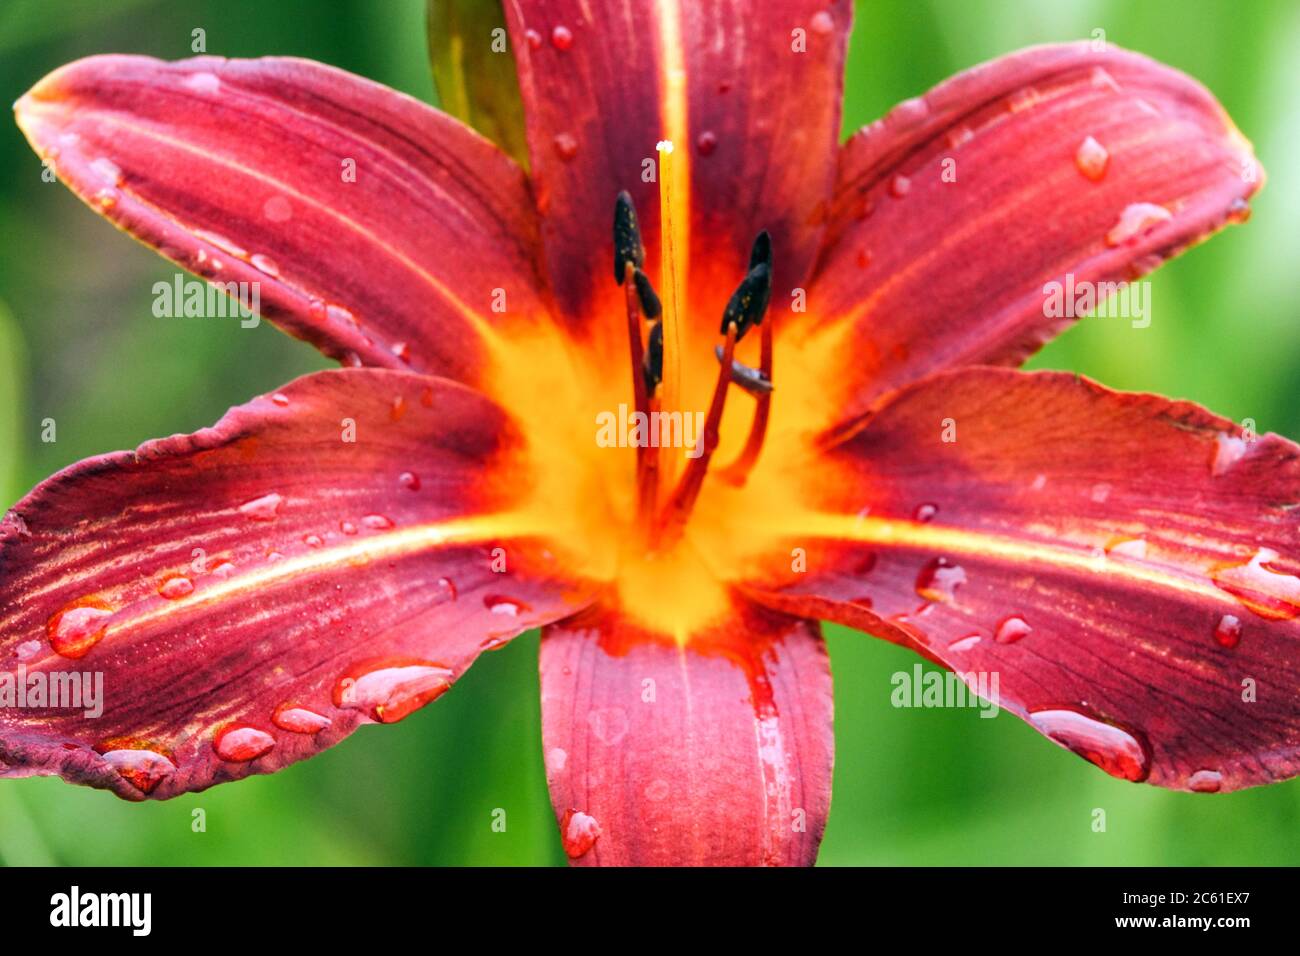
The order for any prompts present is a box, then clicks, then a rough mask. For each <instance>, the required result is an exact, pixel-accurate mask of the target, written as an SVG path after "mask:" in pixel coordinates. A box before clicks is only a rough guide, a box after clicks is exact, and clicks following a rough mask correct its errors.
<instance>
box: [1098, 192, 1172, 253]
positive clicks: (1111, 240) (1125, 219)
mask: <svg viewBox="0 0 1300 956" xmlns="http://www.w3.org/2000/svg"><path fill="white" fill-rule="evenodd" d="M1172 218H1173V214H1172V213H1171V212H1170V211H1169V210H1168V209H1166V208H1165V207H1164V206H1157V205H1156V204H1155V203H1150V202H1135V203H1130V204H1129V205H1127V206H1125V207H1124V211H1123V212H1121V213H1120V214H1119V221H1118V222H1116V223H1115V225H1114V226H1112V227H1111V230H1110V232H1108V233H1106V245H1108V246H1119V245H1123V244H1124V243H1126V242H1130V241H1132V240H1135V239H1137V238H1139V237H1140V236H1142V235H1143V234H1144V233H1146V232H1147V231H1148V230H1150V229H1151V228H1152V227H1154V226H1156V225H1158V224H1160V223H1162V222H1167V221H1168V220H1170V219H1172Z"/></svg>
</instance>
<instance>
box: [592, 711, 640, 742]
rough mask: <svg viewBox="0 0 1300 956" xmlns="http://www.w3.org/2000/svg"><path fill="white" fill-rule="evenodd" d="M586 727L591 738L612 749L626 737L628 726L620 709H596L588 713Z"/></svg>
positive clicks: (624, 712) (625, 715) (624, 713)
mask: <svg viewBox="0 0 1300 956" xmlns="http://www.w3.org/2000/svg"><path fill="white" fill-rule="evenodd" d="M587 726H588V727H590V728H591V735H592V736H593V737H595V738H596V739H597V740H599V741H600V742H601V743H602V744H606V745H607V746H611V747H612V746H613V745H614V744H617V743H618V742H619V741H621V740H622V739H623V738H624V737H626V736H627V732H628V729H629V727H630V724H629V722H628V719H627V711H626V710H624V709H623V708H622V707H597V708H596V709H595V710H591V711H588V713H587Z"/></svg>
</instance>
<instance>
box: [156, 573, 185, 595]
mask: <svg viewBox="0 0 1300 956" xmlns="http://www.w3.org/2000/svg"><path fill="white" fill-rule="evenodd" d="M158 593H159V594H161V595H162V596H163V597H165V598H166V599H167V600H169V601H179V600H180V599H181V598H183V597H189V596H190V595H191V594H193V593H194V582H193V581H191V580H190V579H189V578H187V577H185V575H183V574H173V575H171V576H170V577H168V578H165V579H164V580H163V582H162V583H161V584H159V585H158Z"/></svg>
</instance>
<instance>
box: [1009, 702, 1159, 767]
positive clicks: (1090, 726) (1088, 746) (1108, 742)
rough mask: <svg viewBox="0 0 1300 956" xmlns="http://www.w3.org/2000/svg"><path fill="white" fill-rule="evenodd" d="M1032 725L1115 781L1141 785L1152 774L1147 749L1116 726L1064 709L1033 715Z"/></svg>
mask: <svg viewBox="0 0 1300 956" xmlns="http://www.w3.org/2000/svg"><path fill="white" fill-rule="evenodd" d="M1029 722H1030V723H1031V724H1033V725H1034V727H1035V728H1037V729H1038V731H1039V732H1041V733H1043V734H1045V735H1046V736H1048V737H1050V738H1051V739H1052V740H1054V741H1056V742H1057V743H1058V744H1060V745H1061V746H1062V747H1065V748H1066V749H1068V750H1072V751H1074V752H1075V753H1076V754H1078V755H1079V756H1080V757H1082V758H1083V759H1084V760H1087V761H1089V762H1090V763H1093V764H1096V765H1097V766H1098V767H1100V768H1101V769H1102V770H1104V771H1106V772H1107V773H1108V774H1110V775H1111V776H1112V777H1119V778H1120V779H1122V780H1132V781H1134V782H1138V781H1142V780H1145V779H1146V778H1147V774H1148V773H1150V772H1151V756H1150V752H1149V750H1148V748H1147V746H1146V745H1145V744H1144V743H1143V742H1142V741H1141V740H1140V739H1139V738H1138V737H1137V736H1136V735H1135V734H1132V733H1129V732H1128V731H1127V730H1124V729H1122V728H1120V727H1117V726H1115V725H1114V724H1109V723H1106V722H1104V721H1102V720H1098V719H1097V718H1095V717H1092V716H1089V715H1087V714H1084V713H1081V712H1079V711H1076V710H1067V709H1063V708H1062V709H1051V710H1037V711H1033V712H1031V713H1030V714H1029Z"/></svg>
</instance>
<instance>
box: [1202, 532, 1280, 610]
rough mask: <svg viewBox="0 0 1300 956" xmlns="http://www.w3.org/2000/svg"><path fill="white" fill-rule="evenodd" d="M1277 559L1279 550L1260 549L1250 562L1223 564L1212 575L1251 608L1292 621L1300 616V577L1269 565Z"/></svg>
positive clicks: (1219, 584)
mask: <svg viewBox="0 0 1300 956" xmlns="http://www.w3.org/2000/svg"><path fill="white" fill-rule="evenodd" d="M1277 559H1278V554H1277V552H1276V551H1272V550H1269V549H1268V548H1260V549H1259V550H1258V551H1256V552H1255V556H1254V557H1252V558H1251V559H1250V560H1249V561H1245V562H1241V563H1237V564H1225V565H1220V566H1219V567H1218V568H1215V569H1214V570H1213V571H1212V572H1211V575H1210V576H1211V578H1212V579H1213V580H1214V583H1215V584H1216V585H1218V586H1219V587H1220V588H1222V589H1223V590H1225V591H1227V592H1228V593H1229V594H1231V595H1232V596H1233V597H1235V598H1236V599H1237V600H1238V601H1240V602H1241V603H1242V604H1243V605H1244V606H1245V608H1246V609H1247V610H1248V611H1251V612H1253V613H1255V614H1258V615H1259V616H1260V617H1262V618H1265V619H1266V620H1270V621H1289V620H1291V619H1293V618H1294V617H1296V616H1297V615H1300V577H1296V576H1295V575H1294V574H1285V573H1283V572H1281V571H1274V570H1273V569H1272V568H1270V567H1268V566H1267V565H1268V564H1270V563H1271V562H1273V561H1276V560H1277Z"/></svg>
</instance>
